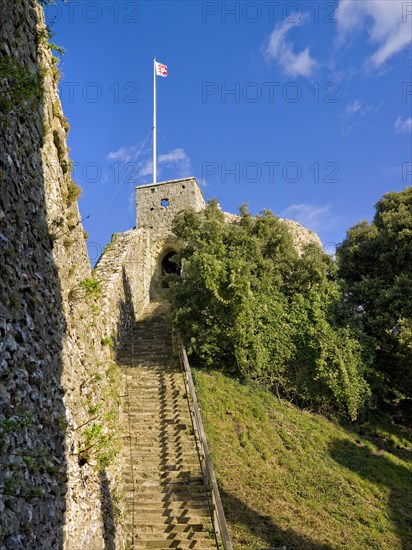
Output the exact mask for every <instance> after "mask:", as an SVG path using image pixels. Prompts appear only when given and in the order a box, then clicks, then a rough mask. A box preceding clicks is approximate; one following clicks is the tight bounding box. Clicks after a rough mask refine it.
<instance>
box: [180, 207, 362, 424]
mask: <svg viewBox="0 0 412 550" xmlns="http://www.w3.org/2000/svg"><path fill="white" fill-rule="evenodd" d="M174 231H175V233H176V235H177V236H178V237H179V238H180V239H181V240H182V242H183V246H182V248H181V250H180V252H179V253H178V254H177V261H178V262H179V263H180V265H181V267H182V276H181V277H176V276H175V277H173V276H172V277H171V288H172V306H173V307H172V311H173V319H174V323H175V324H176V326H177V327H178V329H179V330H180V332H181V334H182V335H183V336H184V338H185V341H186V344H187V347H188V351H189V353H190V354H192V356H193V357H194V358H195V361H196V364H198V365H204V366H207V367H214V368H221V369H224V370H226V371H228V372H230V373H233V374H235V375H237V376H241V377H243V378H244V379H246V380H249V381H253V382H255V383H258V384H262V385H265V386H268V387H270V388H271V389H272V390H274V391H277V392H278V393H281V394H282V395H284V396H285V397H287V398H289V399H293V400H294V401H296V402H298V403H300V404H302V405H304V406H310V407H315V408H317V409H320V410H331V409H333V410H335V411H338V412H340V413H344V414H347V415H348V416H349V417H350V418H351V419H355V418H356V416H357V414H358V412H359V410H360V409H361V408H362V406H363V404H364V402H365V401H366V400H367V398H368V395H369V390H368V386H367V384H366V382H365V380H364V378H363V376H362V370H363V368H364V367H363V365H364V356H363V346H362V345H361V343H360V342H359V341H358V339H357V338H355V337H354V335H353V333H352V332H351V331H350V329H349V328H347V326H346V325H345V323H346V319H344V315H343V314H342V312H339V308H338V307H337V304H338V303H339V300H341V293H340V288H339V285H338V283H337V281H336V269H335V266H334V263H333V261H332V260H331V258H330V257H328V256H326V255H325V254H324V253H323V251H322V250H321V249H320V248H319V247H318V246H316V245H308V246H307V247H306V249H305V251H304V253H303V254H302V255H301V256H299V254H298V252H297V250H296V248H295V247H294V245H293V242H292V237H291V235H290V233H289V232H288V230H287V227H286V226H285V224H284V223H282V221H281V220H279V219H278V218H277V217H276V216H274V215H273V214H272V213H271V212H269V211H265V212H263V213H262V214H260V215H258V216H255V217H253V216H251V215H250V214H249V212H248V211H247V208H246V207H242V208H241V210H240V217H239V219H238V220H237V221H235V222H234V223H226V222H225V219H224V215H223V213H222V212H221V211H220V208H219V206H218V204H217V202H216V201H212V202H211V203H209V204H208V206H207V207H206V209H205V210H203V211H202V212H199V213H196V212H194V211H193V210H188V211H185V212H184V213H182V214H181V215H180V216H179V217H178V218H177V219H176V221H175V225H174Z"/></svg>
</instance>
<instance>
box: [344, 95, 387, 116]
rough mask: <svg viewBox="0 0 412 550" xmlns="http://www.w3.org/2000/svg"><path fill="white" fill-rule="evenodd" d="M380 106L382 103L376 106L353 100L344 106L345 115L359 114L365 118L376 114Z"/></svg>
mask: <svg viewBox="0 0 412 550" xmlns="http://www.w3.org/2000/svg"><path fill="white" fill-rule="evenodd" d="M382 105H383V103H382V102H381V103H379V104H378V105H373V104H372V103H370V104H366V103H362V102H361V101H359V99H355V100H353V101H351V102H349V103H348V104H347V105H346V109H345V114H346V115H356V114H359V115H360V116H366V115H368V114H370V113H376V111H379V109H380V108H381V107H382Z"/></svg>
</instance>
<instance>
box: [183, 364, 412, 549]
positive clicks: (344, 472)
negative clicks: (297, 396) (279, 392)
mask: <svg viewBox="0 0 412 550" xmlns="http://www.w3.org/2000/svg"><path fill="white" fill-rule="evenodd" d="M194 377H195V383H196V388H197V392H198V398H199V401H200V404H201V409H202V417H203V421H204V424H205V429H206V433H207V437H208V441H209V446H210V449H211V453H212V456H213V461H214V465H215V469H216V475H217V478H218V483H219V487H220V488H221V496H222V500H223V505H224V507H225V511H226V518H227V520H228V524H229V530H230V533H231V537H232V542H233V545H234V549H235V550H237V549H242V550H256V549H258V548H268V547H277V546H282V545H285V546H286V547H287V549H288V550H292V549H296V550H305V549H307V550H309V549H311V550H332V549H341V548H345V549H351V550H352V549H353V550H355V549H356V550H361V549H365V550H366V549H368V550H371V549H376V550H378V549H379V550H384V549H391V550H395V549H406V548H412V499H411V498H410V497H411V494H412V475H411V474H412V443H411V438H410V433H408V431H407V430H406V429H401V428H398V427H396V426H394V425H391V424H389V423H387V424H386V425H385V423H383V422H381V423H380V424H379V423H376V424H367V425H364V426H359V425H358V426H357V427H355V428H354V427H353V426H351V425H350V426H347V427H343V426H341V425H339V424H338V423H337V422H335V421H333V419H332V420H328V419H327V418H325V417H323V416H320V415H316V414H313V413H310V412H308V411H302V410H300V409H297V408H296V407H294V406H293V405H291V404H290V403H288V402H283V401H282V402H281V401H279V400H278V399H277V398H276V397H274V396H273V395H272V394H270V393H268V392H266V391H263V390H260V389H258V388H253V387H251V386H247V385H243V384H241V383H240V382H238V381H236V380H234V379H232V378H228V377H226V376H224V375H223V374H221V373H218V372H208V373H207V372H204V371H199V370H195V372H194Z"/></svg>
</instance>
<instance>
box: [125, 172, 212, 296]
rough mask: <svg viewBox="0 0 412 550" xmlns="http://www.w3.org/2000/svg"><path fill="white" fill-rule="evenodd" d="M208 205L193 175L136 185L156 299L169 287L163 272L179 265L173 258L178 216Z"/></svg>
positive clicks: (140, 224)
mask: <svg viewBox="0 0 412 550" xmlns="http://www.w3.org/2000/svg"><path fill="white" fill-rule="evenodd" d="M204 207H205V200H204V198H203V195H202V191H201V190H200V187H199V184H198V183H197V181H196V179H195V178H193V177H192V178H185V179H180V180H171V181H163V182H159V183H152V184H149V185H141V186H139V187H136V229H143V230H144V231H145V233H146V235H147V247H148V250H149V251H150V253H149V254H150V268H149V269H150V276H151V283H150V298H151V299H152V300H153V299H156V298H157V297H158V296H159V294H162V292H163V290H164V288H165V283H164V279H163V276H164V275H165V274H167V273H173V271H174V269H175V264H173V262H171V261H170V260H171V258H172V257H173V255H174V254H175V252H176V251H177V250H178V248H179V242H178V240H177V238H176V236H175V235H174V234H173V233H172V226H173V220H174V218H175V217H176V215H177V214H179V213H180V212H182V211H183V210H185V209H186V208H193V209H194V210H196V211H197V212H198V211H199V210H202V209H203V208H204Z"/></svg>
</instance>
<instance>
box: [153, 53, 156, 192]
mask: <svg viewBox="0 0 412 550" xmlns="http://www.w3.org/2000/svg"><path fill="white" fill-rule="evenodd" d="M156 145H157V144H156V58H155V57H154V58H153V183H156V178H157V174H156V172H157V170H156Z"/></svg>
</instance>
